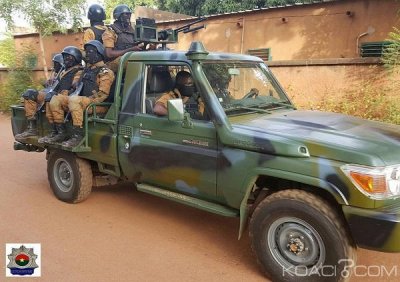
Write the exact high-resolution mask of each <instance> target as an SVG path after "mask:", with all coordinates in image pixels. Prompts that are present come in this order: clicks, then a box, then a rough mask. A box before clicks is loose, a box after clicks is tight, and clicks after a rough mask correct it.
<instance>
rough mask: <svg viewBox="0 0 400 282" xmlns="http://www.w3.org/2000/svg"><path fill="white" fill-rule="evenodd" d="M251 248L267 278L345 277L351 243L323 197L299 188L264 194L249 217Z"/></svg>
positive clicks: (352, 254) (352, 258)
mask: <svg viewBox="0 0 400 282" xmlns="http://www.w3.org/2000/svg"><path fill="white" fill-rule="evenodd" d="M250 238H251V241H252V242H251V243H252V248H253V251H254V252H255V253H256V256H257V259H258V262H259V263H260V264H261V266H262V268H263V270H264V272H265V273H266V275H267V276H269V277H270V278H271V279H272V281H345V280H347V279H348V278H349V276H350V274H351V266H353V265H355V248H354V247H353V246H352V243H351V238H350V236H349V235H348V232H347V230H346V229H345V228H344V224H343V220H342V219H341V218H340V217H339V215H338V214H337V213H336V211H335V210H334V209H333V208H332V207H331V206H330V205H329V203H328V202H326V201H325V200H323V199H321V198H319V197H317V196H315V195H313V194H311V193H308V192H305V191H301V190H284V191H280V192H277V193H274V194H272V195H271V196H269V197H267V198H265V199H264V200H263V201H262V202H261V203H260V204H259V205H258V206H257V208H256V209H255V211H254V213H253V215H252V218H251V221H250Z"/></svg>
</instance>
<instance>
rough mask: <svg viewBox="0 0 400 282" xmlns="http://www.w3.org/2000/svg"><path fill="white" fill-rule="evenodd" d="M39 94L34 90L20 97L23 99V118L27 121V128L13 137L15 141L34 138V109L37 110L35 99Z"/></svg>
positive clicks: (35, 133)
mask: <svg viewBox="0 0 400 282" xmlns="http://www.w3.org/2000/svg"><path fill="white" fill-rule="evenodd" d="M39 94H40V93H38V92H37V91H36V90H33V89H28V90H27V91H26V92H25V93H24V94H22V97H23V98H24V109H25V117H26V120H27V127H26V129H25V131H24V132H22V133H20V134H17V135H15V139H17V140H23V139H25V138H27V137H32V136H36V135H37V134H38V132H37V125H36V109H37V105H38V102H37V99H38V97H39Z"/></svg>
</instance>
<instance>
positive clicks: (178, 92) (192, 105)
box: [153, 71, 204, 119]
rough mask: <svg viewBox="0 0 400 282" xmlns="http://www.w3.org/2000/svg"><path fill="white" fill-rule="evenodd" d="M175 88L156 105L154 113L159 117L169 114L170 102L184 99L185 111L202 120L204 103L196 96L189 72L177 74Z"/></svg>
mask: <svg viewBox="0 0 400 282" xmlns="http://www.w3.org/2000/svg"><path fill="white" fill-rule="evenodd" d="M175 79H176V80H175V88H174V89H173V90H172V91H170V92H167V93H165V94H164V95H162V96H161V97H160V98H159V99H158V100H157V102H156V104H155V105H154V109H153V112H154V113H155V114H156V115H159V116H165V115H167V114H168V111H167V105H168V100H171V99H182V100H183V103H184V105H185V109H186V111H187V112H189V113H190V115H191V116H192V117H193V118H196V119H202V118H203V114H204V103H203V101H202V99H201V98H200V97H198V96H196V94H195V86H194V84H193V78H192V75H191V74H190V73H189V72H187V71H180V72H178V73H177V74H176V78H175Z"/></svg>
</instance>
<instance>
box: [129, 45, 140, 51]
mask: <svg viewBox="0 0 400 282" xmlns="http://www.w3.org/2000/svg"><path fill="white" fill-rule="evenodd" d="M131 50H132V51H142V47H140V46H133V47H132V48H131Z"/></svg>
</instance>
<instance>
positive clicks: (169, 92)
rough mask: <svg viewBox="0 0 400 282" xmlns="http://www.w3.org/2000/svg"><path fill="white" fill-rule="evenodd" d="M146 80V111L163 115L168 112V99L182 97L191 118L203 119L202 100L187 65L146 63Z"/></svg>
mask: <svg viewBox="0 0 400 282" xmlns="http://www.w3.org/2000/svg"><path fill="white" fill-rule="evenodd" d="M146 81H147V83H146V91H145V93H146V99H145V111H146V113H148V114H153V115H157V116H159V117H164V116H166V115H167V114H168V100H170V99H182V101H183V104H184V107H185V111H186V112H188V113H189V114H190V116H191V117H192V118H193V119H204V116H205V114H204V102H203V100H202V98H201V97H200V95H199V93H198V91H197V88H196V85H195V83H194V79H193V77H192V74H191V71H190V69H189V67H188V66H186V65H148V66H146Z"/></svg>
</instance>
